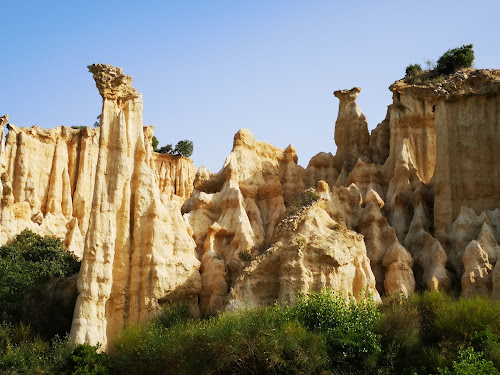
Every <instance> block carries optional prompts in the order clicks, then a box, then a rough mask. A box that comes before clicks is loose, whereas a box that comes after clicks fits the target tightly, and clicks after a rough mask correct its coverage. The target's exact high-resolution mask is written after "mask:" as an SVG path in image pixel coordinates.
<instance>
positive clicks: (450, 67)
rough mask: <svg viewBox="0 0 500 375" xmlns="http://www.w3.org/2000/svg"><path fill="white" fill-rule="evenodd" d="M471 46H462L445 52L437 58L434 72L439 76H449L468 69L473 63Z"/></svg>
mask: <svg viewBox="0 0 500 375" xmlns="http://www.w3.org/2000/svg"><path fill="white" fill-rule="evenodd" d="M472 47H473V45H472V44H467V45H463V46H461V47H459V48H453V49H449V50H448V51H446V52H445V53H444V54H443V56H441V57H440V58H439V60H438V61H437V65H436V70H437V71H438V73H440V74H451V73H454V72H455V71H457V70H458V69H460V68H469V67H471V66H472V63H473V62H474V50H473V49H472Z"/></svg>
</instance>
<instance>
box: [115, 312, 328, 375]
mask: <svg viewBox="0 0 500 375" xmlns="http://www.w3.org/2000/svg"><path fill="white" fill-rule="evenodd" d="M110 360H111V362H112V365H113V370H114V372H116V373H117V374H129V373H147V374H196V373H200V374H210V373H212V374H296V373H304V374H316V373H320V372H321V371H323V370H325V369H327V355H326V340H325V338H324V337H323V336H322V335H320V334H318V333H314V332H309V331H308V330H307V329H306V328H305V327H304V326H303V325H301V324H300V323H299V322H297V321H296V320H293V319H291V317H290V315H289V314H288V313H287V311H285V310H283V309H281V308H279V307H278V306H274V307H261V308H256V309H251V310H244V311H240V312H235V313H224V314H221V315H220V316H218V317H213V318H210V319H208V320H188V321H180V322H178V323H176V324H174V325H173V326H171V327H170V328H169V329H165V328H163V327H160V326H159V325H158V324H153V325H148V326H145V327H131V328H128V329H126V330H125V331H124V332H123V333H122V334H121V335H120V337H119V338H118V339H117V340H116V341H115V343H114V346H113V350H112V354H111V355H110Z"/></svg>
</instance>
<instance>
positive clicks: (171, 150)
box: [156, 144, 174, 155]
mask: <svg viewBox="0 0 500 375" xmlns="http://www.w3.org/2000/svg"><path fill="white" fill-rule="evenodd" d="M156 152H159V153H160V154H170V155H173V154H174V147H173V146H172V145H171V144H169V145H166V146H162V147H160V148H159V149H157V150H156Z"/></svg>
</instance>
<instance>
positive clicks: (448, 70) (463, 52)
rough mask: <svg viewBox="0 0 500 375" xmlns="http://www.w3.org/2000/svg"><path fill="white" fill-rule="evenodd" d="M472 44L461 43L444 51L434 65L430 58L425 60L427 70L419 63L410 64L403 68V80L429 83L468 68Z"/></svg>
mask: <svg viewBox="0 0 500 375" xmlns="http://www.w3.org/2000/svg"><path fill="white" fill-rule="evenodd" d="M472 48H473V45H472V44H467V45H463V46H461V47H459V48H453V49H450V50H448V51H446V52H445V53H444V54H443V55H442V56H441V57H440V58H439V59H438V61H437V63H436V65H435V67H434V65H433V62H432V61H431V60H428V61H427V62H426V64H427V70H422V67H421V66H420V64H410V65H408V66H407V67H406V70H405V82H406V83H408V84H411V85H430V84H437V83H440V82H443V81H444V80H445V77H446V76H448V75H449V74H452V73H455V72H456V71H457V70H458V69H461V68H469V67H471V66H472V64H473V62H474V50H473V49H472Z"/></svg>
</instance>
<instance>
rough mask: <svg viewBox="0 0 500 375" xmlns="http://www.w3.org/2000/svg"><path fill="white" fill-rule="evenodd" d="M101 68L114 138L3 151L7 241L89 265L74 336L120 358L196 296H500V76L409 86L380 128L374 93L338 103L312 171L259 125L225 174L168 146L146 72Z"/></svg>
mask: <svg viewBox="0 0 500 375" xmlns="http://www.w3.org/2000/svg"><path fill="white" fill-rule="evenodd" d="M89 70H90V71H91V72H92V73H93V74H94V79H95V80H96V86H97V88H98V90H99V92H100V94H101V96H102V98H103V110H102V117H101V119H102V120H101V123H102V125H101V128H100V129H99V128H98V129H90V128H86V129H83V130H80V129H70V128H68V127H58V128H56V129H50V130H44V129H41V128H39V127H33V128H23V129H20V128H17V127H15V126H14V125H11V124H9V125H8V131H9V133H8V136H7V140H6V142H5V143H4V142H3V141H2V142H1V144H0V176H1V179H0V182H1V183H0V195H1V206H0V224H1V226H0V243H5V242H6V241H8V240H9V239H10V238H12V237H13V236H14V235H15V234H17V233H18V232H20V231H21V230H22V229H24V228H26V227H27V228H29V229H31V230H33V231H35V232H39V233H42V234H51V235H56V236H59V237H62V238H64V239H65V240H64V244H65V246H66V248H67V249H68V250H69V251H72V252H74V253H75V254H77V255H78V256H80V257H81V258H82V259H83V260H82V269H81V272H80V275H79V277H78V291H79V297H78V300H77V304H76V309H75V314H74V319H73V326H72V331H71V338H72V340H73V341H74V342H89V343H92V344H95V343H97V342H99V343H102V344H104V346H106V344H107V343H108V342H109V340H112V339H113V337H114V336H115V335H116V334H117V333H119V332H120V331H121V329H122V328H123V327H124V326H125V325H127V324H133V323H137V322H140V321H143V320H147V319H150V318H151V317H152V316H154V315H155V314H156V313H157V311H158V309H159V308H160V306H161V305H162V304H163V303H166V302H170V301H179V300H182V301H186V302H188V303H189V304H190V305H191V307H192V308H193V309H194V310H195V311H198V310H200V311H201V312H204V313H214V312H218V311H223V310H225V309H228V308H229V309H233V308H241V307H246V306H255V305H261V304H270V303H273V302H274V301H276V300H278V301H280V302H281V303H291V304H293V303H294V302H295V299H296V297H297V292H306V291H308V290H320V289H321V288H324V287H331V288H333V289H335V290H337V291H338V292H341V293H343V294H346V295H348V296H350V297H353V298H365V297H367V296H369V295H371V296H372V297H373V298H375V299H376V300H378V299H380V296H382V297H388V298H390V297H392V296H395V295H399V294H403V295H409V294H411V293H413V292H414V291H415V290H425V289H427V290H445V291H446V290H449V289H450V288H452V287H455V288H459V289H460V290H461V292H462V294H463V295H464V296H469V295H477V294H481V295H491V296H493V297H495V298H500V265H499V264H500V263H498V262H497V261H498V258H499V256H500V246H499V241H500V173H499V172H498V171H499V170H500V165H499V161H500V159H499V156H498V155H497V153H496V151H497V150H498V149H500V148H499V146H500V145H499V144H498V143H499V139H500V137H499V134H498V129H500V124H499V122H500V117H499V115H498V113H499V105H500V96H499V92H500V72H499V71H493V70H474V69H468V70H463V71H460V72H458V73H456V74H454V75H451V76H450V77H448V78H447V79H446V80H445V81H444V82H441V83H438V84H429V85H426V86H415V85H410V84H407V83H406V82H405V81H404V80H401V81H398V82H396V83H394V84H393V85H392V86H391V87H390V90H391V91H392V92H393V103H392V104H391V105H390V106H389V107H388V111H387V116H386V118H385V119H384V120H383V121H382V122H381V123H380V124H379V125H378V126H377V127H376V129H374V130H373V131H372V132H371V134H370V133H369V132H368V127H367V123H366V118H365V116H364V115H363V114H362V111H361V109H360V108H359V106H358V105H357V104H356V98H357V96H358V95H359V94H360V92H361V90H360V89H359V88H353V89H351V90H340V91H336V92H335V93H334V95H335V96H336V97H337V98H339V114H338V118H337V122H336V127H335V142H336V144H337V152H336V154H335V155H332V154H331V153H326V152H321V153H319V154H318V155H316V156H315V157H313V158H312V159H311V161H310V162H309V164H308V166H307V168H303V167H301V166H299V165H298V164H297V160H298V158H297V153H296V150H295V149H294V148H293V147H292V146H289V147H287V148H286V149H279V148H276V147H274V146H272V145H269V144H267V143H264V142H260V141H257V140H255V139H254V137H253V135H252V134H251V133H250V131H249V130H246V129H242V130H240V131H238V132H237V133H236V135H235V137H234V143H233V149H232V151H231V153H230V155H229V156H228V157H227V159H226V162H225V164H224V167H223V168H222V170H221V171H219V172H218V173H216V174H214V173H211V172H209V171H208V170H206V169H205V168H203V167H202V168H200V169H199V170H198V171H196V168H195V167H194V166H193V164H192V162H191V161H190V160H189V159H188V158H183V157H175V156H170V155H160V154H157V153H155V152H154V151H153V149H152V146H151V138H152V136H153V133H154V128H153V127H143V124H142V97H141V95H140V94H139V93H137V92H136V90H135V89H134V88H133V87H132V79H131V77H130V76H127V75H125V74H123V72H122V70H121V69H119V68H115V67H111V66H108V65H101V64H98V65H91V66H90V67H89ZM7 122H8V117H7V116H4V117H2V118H0V124H1V125H4V124H6V123H7ZM2 131H3V126H2ZM3 138H4V137H2V140H3ZM33 155H36V158H35V157H33ZM452 280H461V284H460V285H455V286H453V285H452Z"/></svg>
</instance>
